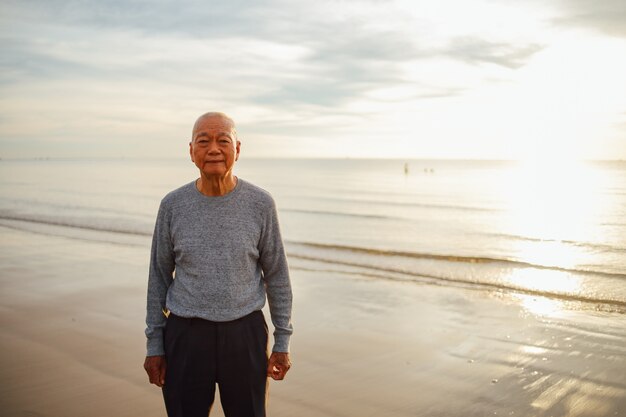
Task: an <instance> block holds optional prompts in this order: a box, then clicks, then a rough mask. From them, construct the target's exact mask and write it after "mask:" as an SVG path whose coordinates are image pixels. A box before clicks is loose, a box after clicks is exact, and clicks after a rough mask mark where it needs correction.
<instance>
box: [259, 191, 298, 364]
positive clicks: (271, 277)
mask: <svg viewBox="0 0 626 417" xmlns="http://www.w3.org/2000/svg"><path fill="white" fill-rule="evenodd" d="M259 256H260V262H261V267H262V269H263V279H264V280H265V287H266V291H267V300H268V303H269V308H270V315H271V318H272V324H273V325H274V346H273V348H272V351H273V352H289V339H290V336H291V334H292V333H293V328H292V325H291V304H292V291H291V280H290V278H289V268H288V265H287V256H286V255H285V248H284V245H283V241H282V238H281V235H280V227H279V224H278V215H277V213H276V206H275V203H274V201H273V200H271V206H270V207H268V209H267V213H266V215H265V221H264V227H263V232H262V235H261V241H260V245H259Z"/></svg>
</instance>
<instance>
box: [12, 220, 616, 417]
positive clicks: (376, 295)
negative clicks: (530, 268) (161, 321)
mask: <svg viewBox="0 0 626 417" xmlns="http://www.w3.org/2000/svg"><path fill="white" fill-rule="evenodd" d="M0 242H1V243H0V248H1V249H2V250H1V251H0V259H1V262H0V271H1V274H0V285H1V286H2V287H1V288H2V292H1V293H0V299H1V300H2V301H1V302H0V311H2V313H3V314H2V316H1V318H0V321H1V323H2V325H3V328H4V329H5V331H4V332H3V334H2V336H1V337H0V346H1V349H2V353H3V355H2V358H3V359H2V365H1V366H2V374H3V376H4V377H5V381H8V383H6V384H3V386H2V388H0V409H2V410H3V411H4V412H5V413H7V415H11V416H16V417H22V416H23V417H26V416H59V417H66V416H69V415H77V416H78V415H89V416H93V417H100V416H102V417H105V416H111V415H117V416H134V417H136V416H148V415H150V416H165V410H164V407H163V402H162V398H161V393H160V390H158V389H157V388H156V387H154V386H151V385H149V384H148V382H147V377H146V375H145V373H144V371H143V369H142V364H143V357H144V355H145V348H144V346H145V338H144V336H143V330H144V315H145V288H146V279H147V261H148V253H149V241H148V239H145V246H142V245H124V244H118V245H111V244H108V243H107V242H94V241H86V240H82V241H81V240H77V239H76V238H70V237H56V236H49V235H41V234H35V233H31V232H25V231H18V230H12V229H8V228H5V227H0ZM290 263H293V265H292V279H293V285H294V313H293V322H294V329H295V333H294V336H293V338H292V346H291V350H292V353H291V355H292V362H293V368H292V370H291V371H290V372H289V374H288V375H287V378H286V380H285V381H283V382H275V381H271V382H270V400H269V408H268V415H271V416H273V417H280V416H285V417H286V416H293V415H298V416H303V417H308V416H310V417H315V416H346V417H348V416H355V415H381V416H382V415H384V416H415V415H423V416H457V415H458V416H484V415H515V416H518V415H522V416H526V415H532V416H551V415H553V416H613V415H615V416H618V415H622V414H623V413H626V383H625V382H623V381H622V379H623V375H624V374H625V373H626V315H623V314H615V313H606V312H594V311H589V310H575V309H568V308H567V306H563V305H562V304H560V303H559V302H558V301H555V300H551V299H544V298H542V297H533V296H521V295H515V294H504V295H503V294H502V293H498V292H488V291H476V290H467V289H463V288H458V287H447V286H441V285H432V284H427V283H414V282H397V281H389V280H377V279H372V278H368V277H365V276H359V275H356V274H346V273H341V272H338V271H335V272H327V271H311V270H306V269H305V268H301V267H300V266H299V265H298V262H297V260H295V259H294V260H290ZM266 318H267V319H268V321H269V315H268V314H267V313H266ZM217 398H218V397H217V396H216V404H215V406H214V410H213V412H212V414H211V415H212V416H222V415H223V414H222V413H221V410H220V408H219V404H218V403H219V401H217Z"/></svg>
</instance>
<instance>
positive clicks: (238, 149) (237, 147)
mask: <svg viewBox="0 0 626 417" xmlns="http://www.w3.org/2000/svg"><path fill="white" fill-rule="evenodd" d="M235 149H236V150H237V153H236V154H235V161H238V160H239V152H240V151H241V142H239V141H237V146H236V148H235Z"/></svg>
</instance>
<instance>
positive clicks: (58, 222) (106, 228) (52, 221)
mask: <svg viewBox="0 0 626 417" xmlns="http://www.w3.org/2000/svg"><path fill="white" fill-rule="evenodd" d="M0 220H9V221H18V222H28V223H36V224H43V225H46V226H60V227H68V228H72V229H83V230H91V231H96V232H108V233H120V234H125V235H135V236H148V237H149V236H152V230H150V231H148V230H140V229H131V228H129V227H125V226H122V225H115V224H109V223H107V224H95V223H79V222H77V220H75V219H72V220H70V219H62V218H50V217H49V218H42V217H34V216H28V215H12V214H4V213H2V214H0Z"/></svg>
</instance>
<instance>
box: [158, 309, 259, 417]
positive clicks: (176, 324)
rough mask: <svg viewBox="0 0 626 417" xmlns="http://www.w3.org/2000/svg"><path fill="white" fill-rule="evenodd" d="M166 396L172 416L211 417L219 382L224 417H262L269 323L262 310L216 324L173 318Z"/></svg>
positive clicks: (167, 347)
mask: <svg viewBox="0 0 626 417" xmlns="http://www.w3.org/2000/svg"><path fill="white" fill-rule="evenodd" d="M164 339H165V359H166V362H167V370H166V373H165V385H164V387H163V397H164V399H165V407H166V409H167V415H168V416H169V417H207V415H208V414H209V411H210V410H211V406H212V405H213V400H214V398H215V384H218V385H219V388H220V400H221V403H222V408H223V409H224V414H225V415H226V417H264V416H265V400H266V393H267V324H266V323H265V318H264V317H263V313H262V312H261V311H255V312H254V313H251V314H249V315H247V316H245V317H242V318H240V319H238V320H234V321H229V322H213V321H207V320H203V319H198V318H190V319H189V318H183V317H178V316H175V315H174V314H170V316H169V318H168V319H167V324H166V326H165V332H164Z"/></svg>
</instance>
